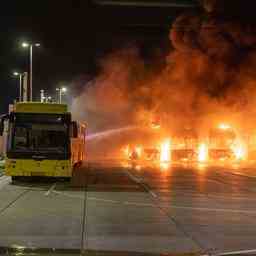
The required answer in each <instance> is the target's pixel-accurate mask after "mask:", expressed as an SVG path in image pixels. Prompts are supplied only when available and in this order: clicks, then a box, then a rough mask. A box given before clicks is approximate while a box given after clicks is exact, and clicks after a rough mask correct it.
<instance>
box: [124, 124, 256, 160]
mask: <svg viewBox="0 0 256 256" xmlns="http://www.w3.org/2000/svg"><path fill="white" fill-rule="evenodd" d="M158 130H159V136H158V137H157V138H154V140H152V138H148V139H147V141H148V143H146V144H143V143H141V144H140V145H138V144H133V145H129V146H126V147H125V150H124V152H125V156H126V159H127V160H129V161H137V162H138V161H140V162H145V161H146V162H152V163H167V162H168V163H170V162H173V163H182V162H183V163H184V162H188V163H211V162H214V163H216V162H241V161H244V160H247V159H248V156H249V155H250V156H252V155H253V154H254V155H256V153H255V152H256V150H255V149H256V143H255V147H254V151H253V150H251V151H249V149H248V147H249V146H250V145H249V142H250V140H247V141H246V139H245V137H244V136H241V135H240V133H241V132H238V131H237V129H235V128H233V127H232V126H230V125H228V124H224V123H223V124H219V125H218V126H216V127H213V128H210V129H209V131H208V136H207V137H206V138H200V137H199V136H198V134H197V132H196V130H195V129H192V128H186V129H182V130H178V131H175V132H171V131H169V134H170V136H168V134H167V133H166V130H165V132H163V131H161V129H160V128H159V127H158ZM148 136H150V135H149V134H148ZM251 141H254V140H252V139H251ZM255 141H256V140H255ZM251 144H252V143H251ZM252 148H253V147H252Z"/></svg>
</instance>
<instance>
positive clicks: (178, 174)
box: [0, 164, 256, 253]
mask: <svg viewBox="0 0 256 256" xmlns="http://www.w3.org/2000/svg"><path fill="white" fill-rule="evenodd" d="M237 171H239V172H243V168H241V169H240V170H239V169H237V168H235V169H234V168H224V167H200V168H196V167H195V166H175V167H172V168H169V169H168V170H160V169H156V168H149V167H148V168H137V170H136V169H130V168H121V167H118V166H117V165H115V166H114V167H112V166H110V165H109V164H108V165H104V164H101V165H96V164H91V165H89V168H88V167H87V168H83V169H82V170H80V173H79V175H78V176H77V177H75V179H76V182H73V183H72V186H71V184H69V183H68V182H63V181H60V180H36V181H35V180H32V181H27V180H25V181H20V182H16V183H12V182H11V180H10V178H8V177H5V176H2V177H0V246H14V245H16V246H26V247H40V248H66V249H81V248H82V249H87V250H97V251H111V252H112V251H114V252H115V251H116V252H119V251H122V252H123V251H124V252H145V253H149V252H151V253H186V252H202V253H205V252H207V253H219V252H228V251H236V250H252V249H256V243H255V237H256V228H255V226H256V197H255V195H256V179H255V178H253V177H249V176H242V175H238V174H236V172H237ZM247 172H248V171H247ZM250 172H251V173H253V172H255V173H256V171H255V169H253V167H252V166H250ZM75 183H79V185H77V184H75ZM74 185H76V186H74Z"/></svg>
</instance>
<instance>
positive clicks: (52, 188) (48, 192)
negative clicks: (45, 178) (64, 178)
mask: <svg viewBox="0 0 256 256" xmlns="http://www.w3.org/2000/svg"><path fill="white" fill-rule="evenodd" d="M56 185H57V182H55V183H54V184H53V185H52V186H51V187H50V188H49V190H48V191H47V192H46V193H44V195H45V196H49V195H50V194H51V192H52V191H53V190H54V189H55V187H56Z"/></svg>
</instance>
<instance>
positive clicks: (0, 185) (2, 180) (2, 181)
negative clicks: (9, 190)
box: [0, 176, 11, 189]
mask: <svg viewBox="0 0 256 256" xmlns="http://www.w3.org/2000/svg"><path fill="white" fill-rule="evenodd" d="M10 182H11V177H8V176H2V177H1V178H0V189H2V188H3V187H4V186H6V185H7V184H8V183H10Z"/></svg>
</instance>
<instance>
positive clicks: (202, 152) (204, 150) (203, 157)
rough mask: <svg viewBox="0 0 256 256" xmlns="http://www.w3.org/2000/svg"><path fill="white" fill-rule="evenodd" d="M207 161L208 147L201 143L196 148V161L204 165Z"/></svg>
mask: <svg viewBox="0 0 256 256" xmlns="http://www.w3.org/2000/svg"><path fill="white" fill-rule="evenodd" d="M207 160H208V147H207V144H206V143H202V144H200V145H199V148H198V161H199V162H201V163H204V162H206V161H207Z"/></svg>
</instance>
